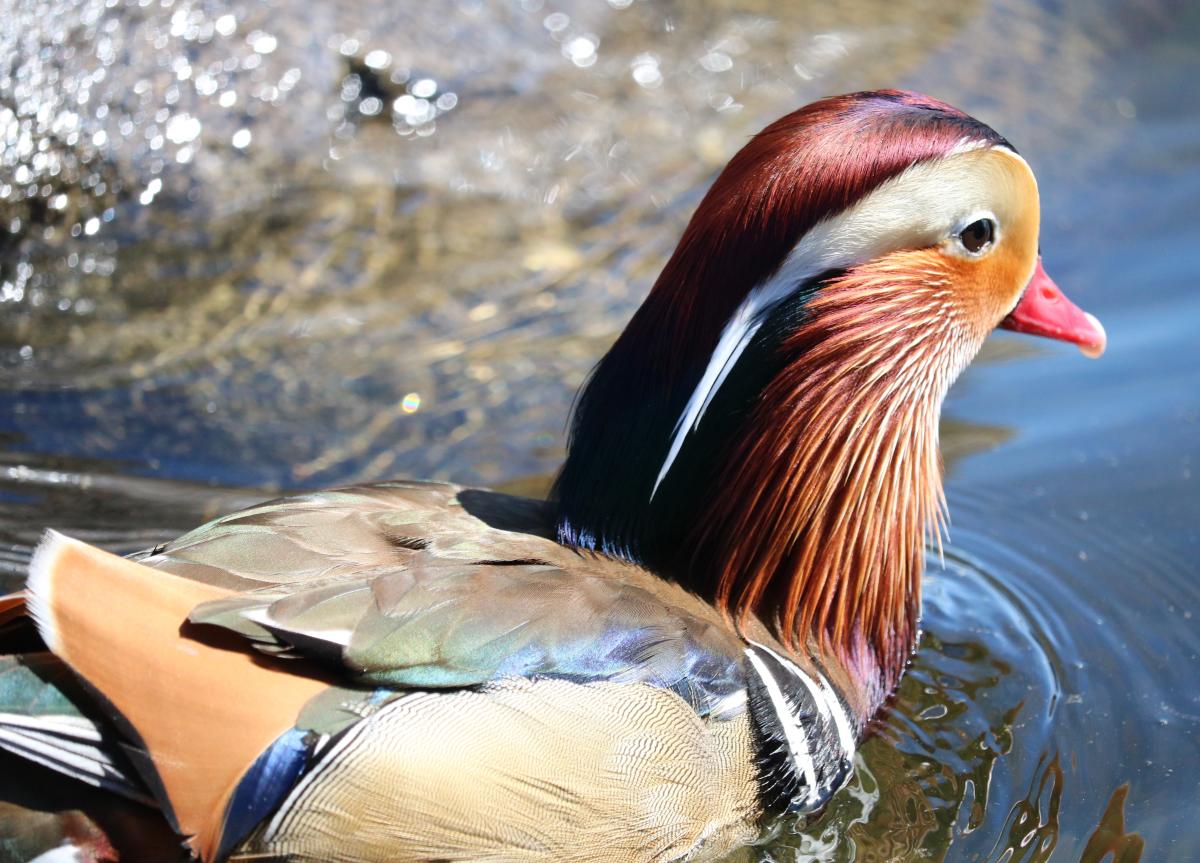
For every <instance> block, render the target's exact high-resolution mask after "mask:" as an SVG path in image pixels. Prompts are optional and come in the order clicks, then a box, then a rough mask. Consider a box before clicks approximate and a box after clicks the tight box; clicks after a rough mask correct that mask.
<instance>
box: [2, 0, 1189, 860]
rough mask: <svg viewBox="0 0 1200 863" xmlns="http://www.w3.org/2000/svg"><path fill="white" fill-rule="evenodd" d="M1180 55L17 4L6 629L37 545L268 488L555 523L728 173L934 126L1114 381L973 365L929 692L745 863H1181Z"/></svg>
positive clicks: (978, 20) (1026, 26)
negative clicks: (787, 136)
mask: <svg viewBox="0 0 1200 863" xmlns="http://www.w3.org/2000/svg"><path fill="white" fill-rule="evenodd" d="M1192 5H1193V6H1194V4H1192ZM1197 38H1200V20H1197V18H1196V10H1195V9H1193V8H1192V6H1189V5H1188V4H1182V3H1175V2H1171V0H1151V2H1145V3H1138V4H1122V3H1118V2H1105V3H1098V4H1039V3H1033V2H1027V0H999V2H982V0H971V2H965V3H957V4H952V5H949V6H948V5H946V4H943V3H934V2H932V0H905V2H900V3H897V2H883V0H856V2H851V3H837V4H830V3H816V2H803V3H775V2H765V0H744V2H733V0H703V2H695V3H692V2H689V3H686V4H685V3H680V2H667V0H638V2H635V0H608V2H601V0H514V2H495V3H483V2H478V0H455V2H447V3H431V4H411V3H355V4H349V3H336V2H333V3H309V2H300V0H282V2H278V3H274V4H271V5H266V4H254V3H248V2H243V0H233V2H231V3H222V4H213V3H210V2H201V0H48V2H34V0H17V2H14V3H11V4H9V8H8V9H7V11H6V14H5V15H4V16H0V50H2V51H3V56H4V57H5V58H6V61H5V63H4V64H0V584H3V586H4V587H11V586H15V585H17V584H19V579H20V577H21V573H22V571H23V567H24V562H25V560H26V558H27V556H28V553H29V550H30V548H31V546H32V544H33V543H34V542H35V541H36V538H37V536H38V534H39V532H40V530H41V529H42V528H43V527H44V526H46V525H54V526H57V527H60V528H64V529H67V530H69V531H70V532H72V533H74V534H76V535H79V536H81V537H83V538H86V539H90V540H92V541H93V542H97V543H100V544H102V545H105V546H106V547H109V548H113V549H115V550H119V551H131V550H134V549H137V548H142V547H145V546H148V545H152V544H154V543H156V542H158V541H161V540H162V539H165V538H167V537H169V536H172V535H174V534H176V533H178V532H180V531H182V530H185V529H187V528H189V527H191V526H193V525H194V524H196V523H197V522H199V521H202V520H205V519H207V518H209V517H211V516H212V515H214V514H217V513H219V512H224V511H227V510H229V509H231V508H234V507H237V506H241V505H245V504H248V503H250V502H252V501H254V500H256V499H259V498H261V497H262V496H264V495H269V494H271V493H273V492H274V491H275V490H277V489H279V488H291V487H297V486H315V485H325V484H332V483H338V482H347V481H356V480H372V479H379V478H382V477H388V476H414V475H415V476H431V477H437V478H447V479H454V480H458V481H463V482H472V483H487V484H499V485H503V487H505V488H506V489H508V490H511V491H516V492H521V493H529V494H539V493H542V492H543V491H544V490H545V486H546V477H548V476H549V475H550V474H551V473H552V472H553V471H554V469H555V468H556V466H557V464H558V462H559V460H560V458H561V455H562V440H563V438H562V434H563V430H564V418H565V416H566V413H567V410H568V408H569V405H570V401H571V398H572V395H573V393H574V391H575V389H576V388H577V386H578V385H579V383H580V382H581V381H582V380H583V378H584V376H585V375H586V373H587V371H588V369H589V368H590V367H591V365H592V364H593V363H594V362H595V360H596V358H597V357H598V356H599V355H600V354H601V353H602V352H603V350H604V349H605V347H606V346H607V345H608V344H609V343H610V341H611V339H612V338H613V337H614V336H615V334H616V333H617V332H618V330H619V329H620V327H621V326H622V325H623V323H624V322H625V320H626V319H627V318H628V316H629V314H630V312H631V311H632V309H633V308H634V307H635V306H636V305H637V303H638V302H639V301H640V299H641V297H642V296H643V295H644V293H645V291H646V290H647V288H648V286H649V284H650V282H651V281H652V279H653V278H654V276H655V275H656V274H657V272H658V269H659V267H660V266H661V264H662V261H663V259H664V257H665V256H666V255H667V254H668V253H669V251H670V249H671V247H672V245H673V243H674V242H675V240H676V238H677V237H678V235H679V232H680V230H681V228H682V226H683V224H684V223H685V221H686V219H687V217H688V215H689V213H690V211H691V209H692V207H693V206H694V205H695V203H696V202H697V201H698V199H699V196H700V195H701V194H702V192H703V190H704V188H705V187H706V184H707V183H708V181H709V180H710V178H711V177H712V176H713V174H714V172H715V171H716V170H717V169H718V168H719V167H720V166H721V165H722V164H723V163H724V161H725V160H726V159H727V158H728V157H729V156H730V154H732V153H733V152H734V151H735V150H736V149H737V148H738V147H739V146H740V145H741V143H742V142H743V141H744V140H745V139H746V137H747V136H748V135H750V134H752V133H753V132H754V131H755V130H756V129H758V128H760V127H761V126H762V125H763V124H764V123H765V122H766V121H768V120H770V119H773V118H774V117H776V116H778V115H779V114H781V113H783V112H784V111H786V110H789V109H791V108H793V107H795V106H797V105H799V104H802V103H804V102H807V101H810V100H811V99H813V98H815V97H817V96H820V95H824V94H826V93H830V92H835V91H845V90H850V89H858V88H863V87H877V86H891V85H901V86H910V87H915V88H918V89H925V90H928V91H930V92H933V93H935V94H936V95H938V96H940V97H942V98H945V99H948V100H949V101H952V102H955V103H958V104H961V105H962V106H963V107H965V108H967V109H969V110H971V111H972V112H973V113H976V114H978V115H979V116H981V117H982V118H983V119H985V120H987V121H989V122H992V123H993V124H994V125H995V126H996V127H997V128H998V129H1001V130H1002V131H1003V132H1004V134H1005V135H1006V136H1008V137H1009V138H1010V139H1012V140H1013V141H1015V142H1017V144H1018V146H1019V147H1020V148H1021V149H1022V152H1023V153H1025V155H1026V156H1028V157H1029V158H1030V160H1031V162H1032V163H1033V164H1034V167H1035V168H1036V170H1037V171H1038V175H1039V178H1040V180H1041V184H1042V189H1043V207H1044V213H1043V238H1042V241H1043V250H1044V252H1045V254H1046V259H1047V263H1048V266H1050V267H1051V268H1052V269H1053V270H1054V271H1055V272H1056V274H1057V275H1058V277H1059V278H1060V281H1062V283H1063V284H1064V287H1066V288H1068V290H1070V291H1071V292H1072V293H1073V294H1075V295H1076V296H1077V297H1078V298H1079V299H1080V301H1081V302H1082V303H1083V304H1084V305H1086V306H1088V307H1089V308H1092V309H1093V310H1094V311H1096V312H1097V313H1098V314H1099V316H1100V317H1101V318H1102V319H1103V320H1105V322H1106V324H1107V325H1108V327H1109V330H1110V333H1111V336H1112V339H1111V341H1112V345H1111V348H1110V351H1109V354H1108V356H1106V357H1105V359H1104V361H1103V363H1097V364H1094V365H1092V366H1088V367H1086V368H1085V367H1083V366H1081V365H1079V363H1078V360H1077V359H1076V358H1075V357H1074V356H1073V355H1072V356H1071V357H1069V358H1067V357H1066V356H1065V355H1060V354H1058V353H1056V352H1055V348H1053V347H1051V346H1047V345H1045V344H1037V343H1034V342H1032V341H1021V340H1017V339H1002V338H1000V339H995V340H993V341H992V342H990V343H989V345H988V346H987V348H986V350H985V353H984V355H983V356H982V357H981V358H980V361H979V362H978V363H977V364H976V366H975V367H974V368H973V369H972V370H971V371H970V372H968V374H967V375H965V376H964V379H963V380H962V381H961V382H960V383H959V384H958V385H957V386H956V388H955V390H954V391H953V392H952V394H951V397H950V399H949V402H948V404H947V416H946V421H945V423H944V425H943V449H944V451H945V455H946V461H947V466H948V471H949V488H948V491H949V498H950V505H951V511H952V515H953V518H954V519H955V521H954V525H953V528H952V532H951V535H952V540H953V542H952V545H951V546H950V547H949V555H950V556H949V558H948V561H947V562H948V567H947V569H946V570H945V571H942V570H941V569H940V568H938V567H937V566H936V565H935V566H933V567H932V570H931V574H930V580H929V588H928V594H927V602H926V612H925V637H924V640H923V641H922V645H921V649H920V651H919V653H918V654H917V656H916V657H915V659H914V665H913V668H912V673H911V674H910V675H908V677H907V678H906V679H905V683H904V686H903V689H902V691H901V693H900V694H899V696H898V698H897V699H896V701H895V703H894V705H893V708H892V710H891V711H890V712H889V713H888V714H887V715H886V716H885V717H884V718H883V719H882V720H881V721H880V723H879V728H878V736H877V737H876V738H875V739H874V740H873V741H872V742H870V743H869V744H867V745H866V746H865V747H864V749H863V752H862V755H861V758H860V760H859V762H858V763H857V765H856V777H855V781H854V783H853V784H852V785H851V787H849V788H847V789H846V790H845V791H844V792H843V793H842V794H840V795H839V796H838V797H837V798H836V799H835V800H834V802H833V804H832V805H831V807H830V809H829V811H828V812H827V813H826V814H825V816H824V817H823V818H822V819H820V820H819V821H817V822H816V823H814V824H810V825H805V826H804V827H803V829H800V830H799V831H798V832H797V830H796V829H794V828H795V825H791V824H786V825H780V834H779V836H777V837H776V838H775V839H774V841H773V843H772V844H771V845H769V846H768V850H767V851H765V852H763V851H756V852H744V853H742V854H741V855H739V859H747V860H749V859H754V856H755V854H765V855H766V856H769V857H771V858H773V859H777V860H780V861H790V860H852V859H853V860H893V859H894V860H928V859H935V860H938V859H952V860H960V859H961V860H981V861H987V863H1002V861H1027V860H1040V859H1044V858H1045V857H1046V856H1048V855H1049V854H1051V852H1053V854H1054V855H1055V856H1054V860H1056V861H1057V860H1060V859H1061V860H1075V859H1079V860H1082V861H1086V863H1099V861H1100V860H1102V859H1106V858H1105V855H1108V858H1111V859H1113V860H1114V863H1129V861H1132V860H1134V859H1137V857H1138V856H1140V855H1141V853H1142V848H1143V837H1144V843H1145V846H1146V848H1147V849H1148V850H1149V854H1148V855H1147V856H1148V857H1150V858H1154V859H1158V858H1164V857H1165V858H1167V859H1181V860H1182V859H1192V858H1196V857H1198V856H1200V844H1198V843H1200V836H1198V835H1197V833H1196V831H1195V829H1194V824H1193V823H1192V821H1193V820H1194V817H1193V810H1194V808H1195V806H1194V804H1195V799H1194V798H1195V781H1194V776H1192V775H1191V773H1192V771H1190V770H1189V768H1188V767H1187V765H1189V764H1194V763H1196V761H1197V759H1200V744H1198V743H1197V741H1200V681H1197V679H1196V672H1195V669H1196V668H1197V667H1198V665H1197V664H1198V663H1200V629H1198V628H1197V627H1196V625H1195V621H1196V616H1197V615H1200V587H1198V585H1197V582H1196V579H1195V573H1196V566H1195V561H1196V560H1197V559H1200V536H1198V535H1197V532H1196V523H1197V522H1196V517H1197V515H1198V513H1197V510H1196V501H1197V499H1198V498H1197V495H1196V491H1195V487H1194V482H1195V478H1194V473H1195V466H1196V464H1197V463H1198V460H1200V450H1198V449H1197V445H1198V444H1197V442H1198V441H1200V436H1197V435H1196V426H1197V423H1198V422H1200V401H1198V398H1200V396H1198V395H1197V394H1198V393H1200V375H1198V372H1197V368H1196V365H1195V362H1194V354H1195V333H1194V320H1195V319H1196V317H1197V315H1200V306H1198V305H1197V299H1196V297H1197V294H1196V292H1195V290H1194V282H1195V270H1196V267H1197V266H1200V261H1198V260H1196V259H1195V254H1196V253H1195V249H1197V248H1200V236H1197V227H1196V226H1197V225H1200V218H1197V216H1198V214H1197V213H1196V209H1195V202H1196V201H1197V200H1200V180H1198V179H1197V178H1198V177H1200V170H1198V168H1200V162H1198V161H1197V154H1196V150H1195V146H1194V142H1195V141H1196V140H1197V138H1198V137H1200V122H1198V118H1200V105H1197V104H1196V102H1197V98H1200V95H1198V94H1200V91H1197V89H1196V88H1195V87H1194V86H1193V85H1194V81H1195V80H1196V79H1197V77H1200V58H1198V57H1197V54H1196V52H1195V50H1194V46H1195V44H1196V40H1197ZM1181 765H1183V766H1181ZM0 772H2V771H0ZM64 805H65V804H64ZM1126 820H1128V825H1129V826H1128V828H1127V827H1126ZM1162 849H1166V850H1162ZM1156 851H1157V855H1156V853H1155V852H1156Z"/></svg>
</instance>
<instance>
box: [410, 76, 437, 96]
mask: <svg viewBox="0 0 1200 863" xmlns="http://www.w3.org/2000/svg"><path fill="white" fill-rule="evenodd" d="M436 92H437V81H435V80H433V79H432V78H421V79H420V80H419V81H417V82H416V83H415V84H413V85H412V94H413V95H414V96H416V97H417V98H418V99H428V98H430V97H431V96H432V95H433V94H434V93H436Z"/></svg>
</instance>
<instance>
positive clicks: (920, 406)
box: [556, 252, 974, 719]
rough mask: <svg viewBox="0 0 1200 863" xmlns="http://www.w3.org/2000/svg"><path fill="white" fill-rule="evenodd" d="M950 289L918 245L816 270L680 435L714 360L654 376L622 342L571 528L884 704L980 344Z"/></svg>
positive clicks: (578, 438) (936, 525)
mask: <svg viewBox="0 0 1200 863" xmlns="http://www.w3.org/2000/svg"><path fill="white" fill-rule="evenodd" d="M949 296H950V293H949V290H948V286H947V284H946V283H945V279H944V278H943V276H942V275H941V274H940V273H939V271H938V269H937V267H936V259H935V258H934V257H933V256H932V255H929V254H928V253H921V252H911V253H899V254H896V255H892V256H889V258H887V259H884V261H882V262H874V263H872V264H868V265H863V266H860V267H856V268H855V269H853V270H851V271H848V272H844V273H838V274H832V275H829V276H827V277H825V278H822V279H817V280H814V281H813V282H812V283H811V284H809V285H806V286H804V287H803V288H802V289H800V290H798V291H796V292H795V293H793V294H792V296H791V297H790V298H789V299H787V300H785V301H784V302H782V303H780V304H779V305H778V306H777V307H776V308H774V309H772V310H770V312H769V313H768V314H767V315H766V316H765V317H764V318H763V320H762V322H761V324H760V325H758V326H757V328H756V329H755V330H754V331H753V335H752V337H751V338H750V339H749V342H748V344H747V346H746V347H745V349H744V350H743V351H742V352H741V353H740V354H739V355H738V357H737V358H736V360H735V364H734V365H733V366H732V368H730V369H729V370H727V372H726V373H725V374H724V375H723V376H722V381H721V383H720V384H719V387H718V389H717V390H716V392H715V394H714V395H713V396H712V397H711V401H710V402H709V403H708V405H707V408H706V409H705V411H704V413H703V416H702V417H701V418H700V420H699V421H698V422H697V423H696V424H695V426H694V429H693V430H691V431H688V430H686V429H685V430H684V434H685V437H684V439H683V442H682V444H679V443H678V442H677V439H678V434H679V432H680V430H679V429H678V428H677V426H678V425H679V421H678V419H677V418H678V417H679V416H680V415H681V412H682V411H684V410H685V409H686V406H687V404H688V403H690V402H691V401H692V399H693V398H694V389H695V386H696V385H697V382H698V381H699V380H701V378H702V377H703V371H701V372H699V373H696V372H695V371H694V370H693V376H692V378H691V380H692V386H691V387H688V386H683V387H680V388H679V390H680V391H672V390H671V388H669V387H665V386H664V387H663V389H661V390H659V391H658V392H655V391H654V389H653V387H654V386H656V385H661V384H656V383H655V382H654V381H653V372H652V371H651V372H647V373H646V374H647V375H648V376H649V378H650V380H646V379H645V378H642V379H638V378H636V377H634V376H633V373H632V372H630V371H627V370H628V369H631V368H636V365H635V360H634V358H632V357H630V356H627V355H626V354H628V353H629V352H630V351H631V346H628V345H625V346H622V345H621V343H620V342H618V345H617V346H616V347H614V350H613V352H610V353H609V355H608V356H607V357H606V358H605V360H604V361H603V363H602V364H601V365H600V367H599V368H598V369H597V371H596V373H595V376H594V378H593V380H592V382H591V383H590V385H589V387H588V389H587V391H586V392H585V393H584V394H583V396H582V397H581V400H580V406H579V408H578V409H577V415H576V423H577V425H576V427H575V432H574V435H573V437H572V443H571V447H570V451H569V455H568V460H567V463H566V465H565V466H564V469H563V472H562V474H561V475H560V477H559V480H558V483H557V484H556V495H557V497H558V501H559V532H560V538H561V539H562V540H563V541H565V542H566V543H568V544H571V545H575V546H577V547H583V548H588V549H592V550H596V551H600V552H603V553H607V554H611V555H615V556H619V557H623V558H627V559H632V560H635V561H637V562H640V563H643V564H645V565H647V566H649V567H651V568H653V569H655V570H656V571H659V572H661V573H662V574H664V575H667V576H669V577H671V578H674V579H675V580H677V581H679V582H681V583H682V584H684V585H685V586H687V587H689V588H690V589H692V590H695V591H696V592H698V593H700V594H701V595H703V596H706V597H707V598H709V599H711V600H712V601H713V602H714V603H715V604H716V606H717V607H718V608H719V609H720V610H722V611H723V612H724V613H725V614H726V615H727V616H728V617H729V619H730V620H731V622H733V623H734V624H735V625H738V626H739V627H745V626H746V625H747V623H748V622H749V621H751V620H755V621H761V623H762V624H764V625H766V626H767V627H768V628H769V629H771V630H772V632H773V634H774V635H775V636H776V637H777V638H778V639H779V641H780V642H781V643H782V644H783V645H784V646H785V647H787V648H788V649H790V650H791V651H793V652H794V653H796V654H798V655H801V656H814V657H817V658H819V659H821V660H822V661H823V662H826V663H830V664H833V665H836V666H837V667H839V668H841V669H844V670H845V672H846V675H845V677H846V682H845V686H844V687H843V688H845V689H848V690H849V691H846V692H844V693H843V694H844V695H846V697H847V700H848V701H849V702H850V703H851V704H852V705H853V706H854V708H855V710H856V712H858V713H859V715H860V717H862V718H864V719H865V718H869V716H870V715H871V714H872V713H873V712H874V710H875V709H876V708H877V707H878V706H879V704H880V703H881V702H882V700H883V699H884V698H886V697H887V695H888V694H889V693H890V692H891V691H892V689H893V688H894V687H895V684H896V682H897V681H898V679H899V676H900V673H901V672H902V670H903V667H904V664H905V662H906V661H907V659H908V656H909V654H910V653H911V650H912V648H913V646H914V643H915V640H916V636H917V619H918V614H919V610H920V575H921V570H922V563H923V555H924V544H925V540H926V538H927V537H928V536H930V535H940V533H939V531H940V525H941V523H942V513H943V502H944V498H943V495H942V488H941V465H940V455H939V452H938V415H939V412H940V408H941V403H942V399H943V397H944V395H945V393H946V390H947V389H948V387H949V385H950V383H951V382H952V380H953V378H954V376H956V375H957V373H958V371H959V370H960V369H961V368H962V367H963V366H964V365H965V364H966V361H967V360H968V359H969V357H970V356H971V355H972V354H973V353H974V351H973V349H972V346H971V344H970V341H971V340H970V339H969V338H968V337H967V335H966V333H967V330H966V328H965V327H962V326H960V324H959V321H958V320H957V318H956V316H955V315H954V312H953V306H952V304H951V303H950V302H949ZM645 347H646V346H643V349H645ZM618 348H621V350H620V351H618ZM643 368H644V367H643ZM650 368H651V369H653V368H654V367H653V366H651V367H650ZM614 380H617V381H619V382H620V383H621V385H622V387H623V391H622V392H621V393H620V398H619V400H614V399H613V398H612V396H613V393H612V392H611V391H610V390H609V388H610V387H611V386H612V385H613V381H614ZM639 385H640V387H641V388H640V389H639ZM598 411H603V412H604V415H603V418H602V419H603V422H602V423H600V427H601V428H602V429H603V430H604V432H605V434H603V435H599V436H597V435H595V429H593V428H589V427H587V424H588V423H590V422H591V421H592V420H593V419H594V418H596V415H597V412H598ZM672 412H673V413H672ZM660 414H661V415H663V416H661V417H660V416H659V415H660ZM668 461H669V468H668V469H667V470H666V471H665V473H664V472H663V464H664V463H667V462H668ZM839 676H841V675H839Z"/></svg>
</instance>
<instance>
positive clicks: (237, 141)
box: [229, 129, 254, 150]
mask: <svg viewBox="0 0 1200 863" xmlns="http://www.w3.org/2000/svg"><path fill="white" fill-rule="evenodd" d="M253 137H254V136H253V135H252V134H251V133H250V130H249V129H238V130H237V131H236V132H234V133H233V138H231V139H230V141H229V143H231V144H232V145H233V146H234V147H236V148H237V149H239V150H244V149H246V148H247V147H249V146H250V141H251V140H252V139H253Z"/></svg>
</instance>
